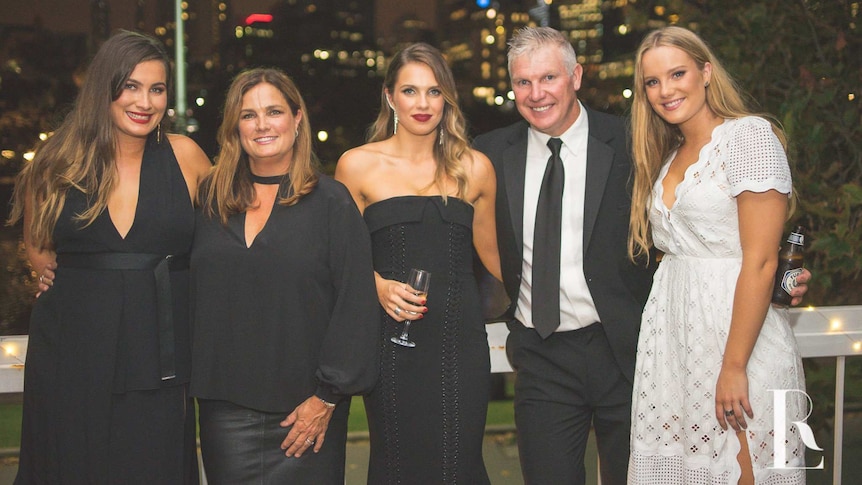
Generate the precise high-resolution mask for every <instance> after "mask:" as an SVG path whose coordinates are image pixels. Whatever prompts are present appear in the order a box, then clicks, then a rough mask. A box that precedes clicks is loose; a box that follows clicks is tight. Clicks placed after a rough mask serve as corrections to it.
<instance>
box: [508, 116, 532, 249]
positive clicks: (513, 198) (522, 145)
mask: <svg viewBox="0 0 862 485" xmlns="http://www.w3.org/2000/svg"><path fill="white" fill-rule="evenodd" d="M527 129H528V128H527V125H526V124H524V126H523V129H520V130H518V131H517V132H516V133H515V134H513V135H512V136H511V137H510V138H509V139H508V140H506V141H507V143H509V146H508V147H507V148H506V150H505V151H504V152H503V157H504V160H503V169H504V174H503V176H504V177H505V183H506V195H507V196H508V199H509V215H510V216H511V218H512V230H513V231H514V233H515V234H514V235H515V241H516V242H517V247H519V248H521V249H522V251H523V247H524V177H525V174H526V170H527V168H526V167H527Z"/></svg>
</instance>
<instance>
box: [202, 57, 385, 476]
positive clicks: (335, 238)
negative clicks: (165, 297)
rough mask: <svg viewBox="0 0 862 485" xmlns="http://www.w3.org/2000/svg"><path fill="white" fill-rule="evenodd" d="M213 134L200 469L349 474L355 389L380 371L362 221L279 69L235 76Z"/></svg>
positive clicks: (205, 211) (363, 388)
mask: <svg viewBox="0 0 862 485" xmlns="http://www.w3.org/2000/svg"><path fill="white" fill-rule="evenodd" d="M218 141H219V144H220V146H221V153H220V155H219V157H218V158H217V163H216V167H215V169H214V170H213V173H212V174H211V176H210V177H209V178H208V179H207V180H206V181H205V182H204V184H203V186H202V189H201V191H200V193H199V202H200V205H201V207H202V208H201V210H199V213H198V218H197V228H196V234H195V242H194V247H193V250H192V259H191V269H192V297H193V299H194V300H193V301H194V302H195V306H194V314H193V322H194V344H193V366H192V368H193V371H192V387H191V391H192V395H194V396H195V397H197V398H198V402H199V406H200V439H201V450H202V454H203V460H204V467H205V471H206V475H207V479H208V481H209V482H210V483H214V484H218V483H261V482H265V483H322V484H330V483H331V484H343V483H344V461H345V445H346V438H347V414H348V411H349V407H350V398H349V396H350V395H352V394H358V393H364V392H367V391H368V390H370V389H371V387H372V386H373V385H374V381H375V378H376V363H377V347H378V346H377V344H376V336H377V334H378V332H379V327H378V326H379V313H378V311H379V310H378V309H377V308H376V301H375V298H374V297H375V286H374V279H373V276H372V275H373V271H372V266H371V247H370V241H369V236H368V232H367V229H366V227H365V224H364V222H363V221H362V218H361V216H360V214H359V211H358V210H357V209H356V206H355V205H354V203H353V200H352V199H351V197H350V194H349V193H348V192H347V190H346V189H345V188H344V186H342V185H341V184H340V183H338V182H335V181H334V180H332V179H331V178H329V177H326V176H324V175H321V174H319V173H318V172H317V170H316V169H315V165H316V161H315V158H314V155H313V153H312V150H311V132H310V125H309V122H308V116H307V111H306V109H305V103H304V101H303V100H302V97H301V95H300V94H299V91H298V90H297V88H296V86H295V85H294V83H293V82H292V81H291V80H290V78H288V77H287V76H286V75H285V74H283V73H282V72H280V71H278V70H274V69H254V70H250V71H246V72H243V73H241V74H240V75H238V76H237V77H236V79H234V81H233V83H232V85H231V87H230V89H229V91H228V94H227V99H226V101H225V109H224V121H223V123H222V125H221V128H220V129H219V133H218ZM308 451H313V453H306V452H308Z"/></svg>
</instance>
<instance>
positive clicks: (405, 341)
mask: <svg viewBox="0 0 862 485" xmlns="http://www.w3.org/2000/svg"><path fill="white" fill-rule="evenodd" d="M407 284H408V285H409V286H410V288H412V291H413V293H414V294H415V295H416V296H419V297H421V298H422V299H427V298H428V286H429V285H430V284H431V273H429V272H427V271H425V270H424V269H416V268H413V269H411V270H410V275H409V276H407ZM406 313H410V314H411V315H418V313H416V312H406ZM411 323H413V320H411V319H409V318H408V319H406V320H404V330H402V331H401V335H399V336H397V337H392V338H391V339H389V340H391V341H392V342H393V343H396V344H398V345H402V346H404V347H416V344H415V343H414V342H412V341H411V340H410V339H409V338H408V335H407V332H408V331H409V330H410V324H411Z"/></svg>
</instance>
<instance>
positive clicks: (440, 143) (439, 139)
mask: <svg viewBox="0 0 862 485" xmlns="http://www.w3.org/2000/svg"><path fill="white" fill-rule="evenodd" d="M445 137H446V132H445V131H443V127H442V126H441V127H440V136H439V137H437V144H438V145H442V144H443V138H445Z"/></svg>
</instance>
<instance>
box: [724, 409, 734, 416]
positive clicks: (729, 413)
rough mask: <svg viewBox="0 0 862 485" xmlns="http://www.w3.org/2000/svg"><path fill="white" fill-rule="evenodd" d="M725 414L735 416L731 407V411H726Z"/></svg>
mask: <svg viewBox="0 0 862 485" xmlns="http://www.w3.org/2000/svg"><path fill="white" fill-rule="evenodd" d="M724 415H725V416H733V409H731V410H730V411H725V412H724Z"/></svg>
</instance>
